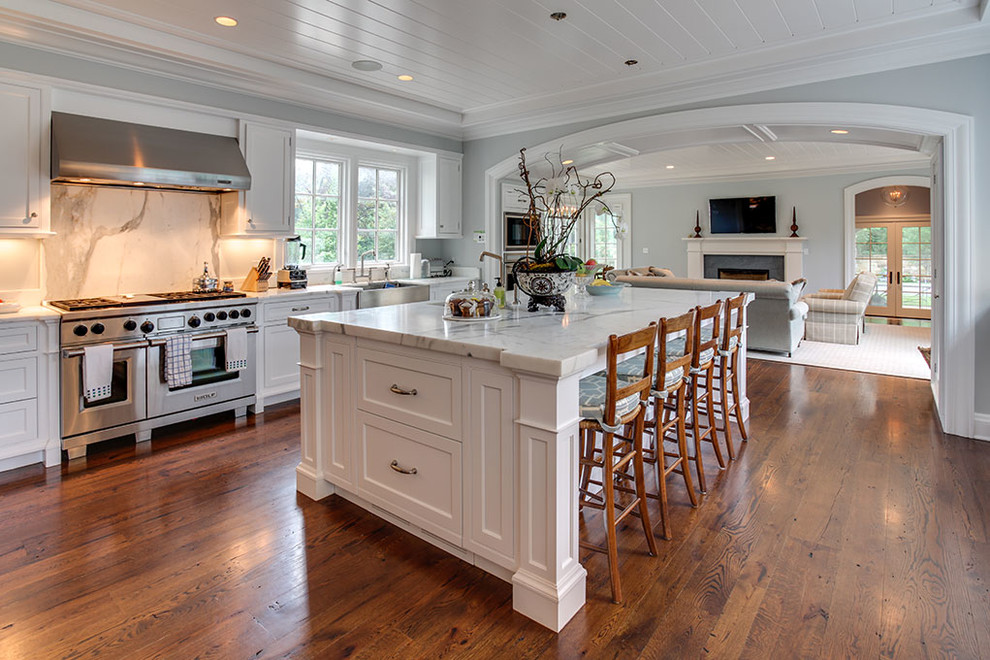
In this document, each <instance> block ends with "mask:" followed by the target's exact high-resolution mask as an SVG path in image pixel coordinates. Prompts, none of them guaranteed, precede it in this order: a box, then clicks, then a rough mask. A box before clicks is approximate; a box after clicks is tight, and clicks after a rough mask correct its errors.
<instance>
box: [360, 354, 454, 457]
mask: <svg viewBox="0 0 990 660" xmlns="http://www.w3.org/2000/svg"><path fill="white" fill-rule="evenodd" d="M357 366H358V368H357V392H358V402H357V405H358V408H360V409H361V410H365V411H367V412H372V413H375V414H376V415H381V416H382V417H388V418H389V419H394V420H396V421H398V422H402V423H404V424H409V425H411V426H415V427H416V428H420V429H423V430H424V431H430V432H431V433H436V434H438V435H443V436H446V437H448V438H452V439H454V440H460V439H461V368H460V366H458V365H453V364H448V363H446V362H435V361H433V360H424V359H419V358H414V357H409V356H407V355H397V354H395V353H389V352H387V351H373V350H369V349H367V348H362V349H359V350H358V352H357ZM402 392H406V394H403V393H402Z"/></svg>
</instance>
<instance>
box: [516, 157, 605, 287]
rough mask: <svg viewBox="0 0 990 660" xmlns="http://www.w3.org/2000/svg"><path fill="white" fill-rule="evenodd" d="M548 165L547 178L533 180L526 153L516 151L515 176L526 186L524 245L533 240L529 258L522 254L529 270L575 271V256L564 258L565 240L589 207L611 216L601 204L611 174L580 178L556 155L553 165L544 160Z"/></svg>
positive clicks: (574, 170)
mask: <svg viewBox="0 0 990 660" xmlns="http://www.w3.org/2000/svg"><path fill="white" fill-rule="evenodd" d="M546 161H547V163H549V165H550V176H547V177H541V178H539V179H537V180H535V181H534V180H533V177H532V175H531V173H530V171H529V167H528V166H527V165H526V149H525V148H523V149H520V150H519V176H520V177H521V178H522V180H523V183H524V184H525V186H526V190H525V191H520V192H525V194H526V195H527V196H528V197H529V209H528V220H527V229H528V231H529V232H530V235H529V238H530V239H531V240H530V241H528V244H530V245H532V244H533V240H532V239H536V241H537V242H536V248H535V249H534V250H533V256H532V258H530V256H529V253H528V252H527V254H526V260H525V261H527V262H531V263H530V265H529V269H530V270H547V271H551V270H553V271H576V270H578V269H579V268H581V267H582V266H583V265H584V263H583V261H582V260H581V259H580V258H578V257H575V256H572V255H569V254H564V252H563V250H564V248H565V247H566V245H567V239H568V237H569V236H570V234H571V232H572V231H573V230H574V227H575V225H576V224H577V222H578V220H579V219H580V218H581V214H582V213H584V210H585V209H587V208H588V207H589V206H592V205H593V204H594V205H595V206H594V208H595V211H596V213H604V212H608V213H611V211H610V210H609V208H608V206H607V205H606V204H605V202H604V201H603V200H602V196H603V195H605V194H607V193H608V192H609V191H610V190H612V187H613V186H614V185H615V176H613V175H612V173H611V172H602V173H601V174H599V175H597V176H595V177H594V178H587V177H582V176H581V175H580V174H578V171H577V168H576V167H574V166H573V165H565V164H564V161H563V156H562V155H561V153H560V152H557V158H556V162H554V161H553V160H551V159H550V157H549V156H548V157H546Z"/></svg>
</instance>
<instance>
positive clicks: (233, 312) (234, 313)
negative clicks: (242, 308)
mask: <svg viewBox="0 0 990 660" xmlns="http://www.w3.org/2000/svg"><path fill="white" fill-rule="evenodd" d="M240 316H241V313H240V312H238V311H237V310H236V309H232V310H230V318H232V319H236V318H240Z"/></svg>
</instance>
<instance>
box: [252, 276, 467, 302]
mask: <svg viewBox="0 0 990 660" xmlns="http://www.w3.org/2000/svg"><path fill="white" fill-rule="evenodd" d="M470 279H473V278H471V277H457V276H452V277H420V278H414V279H410V278H408V277H400V278H395V279H393V280H392V281H393V282H402V283H405V284H426V285H430V284H447V283H450V284H455V285H457V284H460V283H462V282H467V281H468V280H470ZM357 292H358V289H357V288H356V287H353V286H348V285H347V284H313V285H311V286H308V287H306V288H305V289H279V288H277V287H275V286H272V287H271V288H269V289H268V290H267V291H257V292H255V291H245V292H244V293H246V294H247V295H248V297H249V298H257V299H259V300H265V299H270V298H278V299H282V298H285V297H292V296H305V295H319V294H322V293H347V294H356V293H357Z"/></svg>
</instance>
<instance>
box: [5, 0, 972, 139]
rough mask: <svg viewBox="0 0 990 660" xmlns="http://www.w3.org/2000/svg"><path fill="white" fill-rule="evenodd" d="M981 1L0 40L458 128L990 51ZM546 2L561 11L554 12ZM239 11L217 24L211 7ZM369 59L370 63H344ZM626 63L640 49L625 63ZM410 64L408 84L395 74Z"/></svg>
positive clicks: (303, 3)
mask: <svg viewBox="0 0 990 660" xmlns="http://www.w3.org/2000/svg"><path fill="white" fill-rule="evenodd" d="M985 7H986V0H169V1H168V2H162V1H160V0H0V39H2V40H6V41H10V42H14V43H21V44H27V45H31V46H34V47H38V48H44V49H48V50H54V51H59V52H66V53H71V54H75V55H78V56H82V57H86V58H89V59H95V60H99V61H105V62H110V63H114V64H118V65H121V66H126V67H131V68H136V69H143V70H151V71H155V72H158V73H163V74H166V75H170V76H175V77H180V78H185V79H188V80H193V81H196V82H202V83H206V84H210V85H214V86H218V87H222V88H226V89H234V90H239V91H248V92H251V93H255V94H262V95H266V96H271V97H275V98H282V99H287V100H290V101H294V102H297V103H305V104H308V105H313V106H317V107H324V108H327V109H331V110H333V111H335V112H344V113H351V114H355V115H357V116H362V117H367V118H371V119H377V120H380V121H389V122H392V123H396V124H399V125H404V126H408V127H411V128H417V129H419V130H424V131H428V132H432V133H437V134H442V135H448V136H452V137H457V138H461V137H481V136H485V135H494V134H499V133H505V132H512V131H516V130H523V129H531V128H537V127H541V126H546V125H551V124H556V123H561V122H564V121H573V120H578V119H588V118H592V117H605V116H616V115H620V114H628V113H631V112H636V111H638V110H643V109H647V108H658V107H664V106H670V105H674V104H679V103H686V102H691V101H698V100H703V99H706V98H715V97H718V96H725V95H727V94H732V93H743V92H751V91H757V90H760V89H770V88H773V87H780V86H784V85H788V84H795V83H799V82H808V81H811V80H822V79H828V78H837V77H842V76H845V75H850V74H852V73H864V72H869V71H878V70H885V69H891V68H897V67H903V66H909V65H912V64H920V63H925V62H931V61H938V60H946V59H952V58H956V57H963V56H968V55H974V54H979V53H984V52H990V28H988V23H990V21H988V20H987V19H986V10H985ZM553 11H564V12H566V13H567V18H566V19H565V20H563V21H559V22H557V21H553V20H551V19H550V17H549V15H550V13H551V12H553ZM218 15H232V16H234V17H236V18H237V19H238V20H239V21H240V24H239V25H238V26H237V27H236V28H222V27H220V26H218V25H216V24H215V23H214V21H213V18H214V17H215V16H218ZM358 59H373V60H377V61H379V62H381V63H382V65H383V68H382V70H381V71H377V72H370V73H366V72H360V71H357V70H355V69H354V68H352V66H351V62H352V61H354V60H358ZM628 59H635V60H638V62H639V63H638V64H637V65H635V66H626V65H625V64H624V62H625V61H626V60H628ZM401 73H408V74H410V75H412V76H413V77H414V80H413V81H412V82H405V83H404V82H400V81H399V80H398V79H397V77H396V76H397V75H398V74H401Z"/></svg>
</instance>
